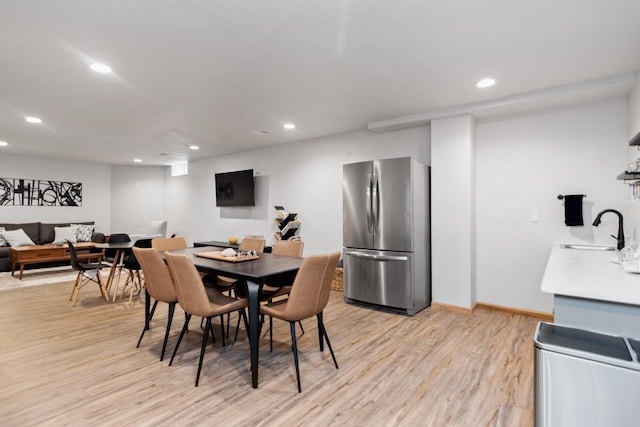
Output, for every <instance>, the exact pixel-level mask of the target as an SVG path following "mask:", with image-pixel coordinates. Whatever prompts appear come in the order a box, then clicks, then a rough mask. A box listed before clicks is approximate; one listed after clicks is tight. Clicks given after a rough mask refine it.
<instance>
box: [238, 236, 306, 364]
mask: <svg viewBox="0 0 640 427" xmlns="http://www.w3.org/2000/svg"><path fill="white" fill-rule="evenodd" d="M303 251H304V242H303V241H301V240H278V241H277V242H276V243H275V245H273V247H272V249H271V253H272V254H273V255H284V256H295V257H301V256H302V253H303ZM295 278H296V273H295V272H294V273H284V274H280V275H278V276H275V277H272V278H270V279H269V280H268V281H267V283H266V284H265V285H264V286H263V287H262V292H261V293H260V301H261V302H272V301H273V299H274V298H278V297H281V296H287V295H289V293H290V292H291V285H292V284H293V281H294V280H295ZM235 292H236V295H237V296H238V297H241V298H244V297H246V295H245V294H246V290H245V289H244V288H243V287H242V286H238V287H236V289H235ZM238 320H240V319H238ZM263 320H264V319H261V321H263ZM298 325H299V326H300V330H301V331H302V333H303V334H304V327H303V326H302V322H301V321H300V322H298ZM269 346H270V350H271V351H273V318H272V317H271V316H269Z"/></svg>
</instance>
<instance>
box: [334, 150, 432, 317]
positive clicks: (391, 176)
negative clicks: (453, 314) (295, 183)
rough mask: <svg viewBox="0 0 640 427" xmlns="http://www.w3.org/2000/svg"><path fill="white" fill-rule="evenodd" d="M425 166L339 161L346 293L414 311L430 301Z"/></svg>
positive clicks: (349, 298)
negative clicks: (343, 162) (340, 164)
mask: <svg viewBox="0 0 640 427" xmlns="http://www.w3.org/2000/svg"><path fill="white" fill-rule="evenodd" d="M429 173H430V170H429V167H428V166H425V165H423V164H421V163H418V162H416V161H415V160H412V159H411V158H410V157H401V158H395V159H384V160H373V161H367V162H360V163H351V164H346V165H343V168H342V183H343V195H342V219H343V224H342V227H343V246H344V254H343V255H344V256H343V263H344V298H345V301H346V302H348V303H361V304H369V305H372V306H375V307H379V308H383V309H387V310H390V311H395V312H399V313H403V314H408V315H410V316H413V315H414V314H416V313H417V312H418V311H420V310H422V309H423V308H425V307H428V306H429V305H430V304H431V253H430V220H429V200H430V197H429V178H430V174H429Z"/></svg>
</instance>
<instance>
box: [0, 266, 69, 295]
mask: <svg viewBox="0 0 640 427" xmlns="http://www.w3.org/2000/svg"><path fill="white" fill-rule="evenodd" d="M77 274H78V273H77V272H76V271H74V270H73V269H72V268H71V267H69V266H62V267H47V268H37V269H31V270H25V271H24V274H23V275H22V280H19V279H18V275H19V273H18V272H16V273H15V276H11V272H10V271H8V272H3V273H0V291H4V290H7V289H17V288H24V287H27V286H38V285H46V284H49V283H60V282H69V281H72V280H75V278H76V275H77Z"/></svg>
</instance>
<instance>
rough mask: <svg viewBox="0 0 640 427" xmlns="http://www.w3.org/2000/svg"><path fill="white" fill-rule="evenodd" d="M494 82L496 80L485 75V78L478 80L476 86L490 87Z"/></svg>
mask: <svg viewBox="0 0 640 427" xmlns="http://www.w3.org/2000/svg"><path fill="white" fill-rule="evenodd" d="M494 84H496V80H495V79H492V78H491V77H487V78H486V79H482V80H480V81H478V82H477V83H476V87H479V88H485V87H491V86H493V85H494Z"/></svg>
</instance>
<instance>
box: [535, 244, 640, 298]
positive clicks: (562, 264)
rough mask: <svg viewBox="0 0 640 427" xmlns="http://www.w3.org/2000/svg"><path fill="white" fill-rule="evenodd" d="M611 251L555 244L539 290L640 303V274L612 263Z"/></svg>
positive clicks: (615, 253) (612, 254) (612, 253)
mask: <svg viewBox="0 0 640 427" xmlns="http://www.w3.org/2000/svg"><path fill="white" fill-rule="evenodd" d="M616 256H617V252H613V251H592V250H582V249H567V248H563V247H562V245H561V244H554V245H553V248H552V249H551V255H549V261H548V262H547V268H546V270H545V272H544V276H543V278H542V284H541V286H540V288H541V290H542V292H548V293H552V294H556V295H565V296H573V297H580V298H588V299H594V300H602V301H611V302H617V303H624V304H632V305H640V274H635V273H627V272H626V271H624V270H623V268H622V265H620V264H617V263H614V262H611V259H612V258H615V257H616Z"/></svg>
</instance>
